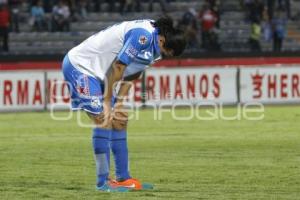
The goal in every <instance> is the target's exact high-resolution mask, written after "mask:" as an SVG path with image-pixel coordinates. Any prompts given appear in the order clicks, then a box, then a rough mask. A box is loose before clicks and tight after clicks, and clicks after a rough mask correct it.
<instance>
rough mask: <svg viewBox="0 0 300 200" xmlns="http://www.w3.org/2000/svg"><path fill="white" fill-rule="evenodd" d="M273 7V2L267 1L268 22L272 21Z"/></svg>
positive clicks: (272, 0) (271, 0) (273, 0)
mask: <svg viewBox="0 0 300 200" xmlns="http://www.w3.org/2000/svg"><path fill="white" fill-rule="evenodd" d="M274 7H275V0H267V11H268V17H269V19H270V20H272V19H273V15H274Z"/></svg>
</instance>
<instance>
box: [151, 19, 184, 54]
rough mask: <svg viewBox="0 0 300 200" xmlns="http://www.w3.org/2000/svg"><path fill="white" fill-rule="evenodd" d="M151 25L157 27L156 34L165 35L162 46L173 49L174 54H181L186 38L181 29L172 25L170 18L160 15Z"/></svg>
mask: <svg viewBox="0 0 300 200" xmlns="http://www.w3.org/2000/svg"><path fill="white" fill-rule="evenodd" d="M153 25H154V27H155V28H157V29H158V34H159V35H162V36H164V37H165V40H166V41H165V44H164V47H165V48H167V49H171V50H173V55H174V56H179V55H181V54H182V52H183V51H184V49H185V46H186V38H185V36H184V33H183V31H181V30H179V29H177V28H175V27H174V25H173V20H172V18H170V17H168V16H163V17H160V18H159V19H158V20H156V21H155V22H154V24H153Z"/></svg>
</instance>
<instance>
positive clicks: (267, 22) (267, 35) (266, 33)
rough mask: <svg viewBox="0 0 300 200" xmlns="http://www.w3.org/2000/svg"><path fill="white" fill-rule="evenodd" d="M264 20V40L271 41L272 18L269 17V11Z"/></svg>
mask: <svg viewBox="0 0 300 200" xmlns="http://www.w3.org/2000/svg"><path fill="white" fill-rule="evenodd" d="M264 15H265V16H264V21H263V22H262V29H263V37H264V40H265V41H267V42H270V41H271V39H272V35H273V33H272V24H271V20H270V19H269V16H268V14H267V13H265V14H264Z"/></svg>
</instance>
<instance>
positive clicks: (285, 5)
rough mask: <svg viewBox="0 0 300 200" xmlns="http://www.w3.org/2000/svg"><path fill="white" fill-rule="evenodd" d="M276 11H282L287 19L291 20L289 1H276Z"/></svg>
mask: <svg viewBox="0 0 300 200" xmlns="http://www.w3.org/2000/svg"><path fill="white" fill-rule="evenodd" d="M277 9H280V10H284V11H285V12H286V15H287V18H291V5H290V0H278V7H277Z"/></svg>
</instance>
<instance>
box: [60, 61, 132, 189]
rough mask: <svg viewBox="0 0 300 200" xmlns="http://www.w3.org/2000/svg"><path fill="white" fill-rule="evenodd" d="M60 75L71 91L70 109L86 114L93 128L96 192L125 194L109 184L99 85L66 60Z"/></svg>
mask: <svg viewBox="0 0 300 200" xmlns="http://www.w3.org/2000/svg"><path fill="white" fill-rule="evenodd" d="M63 74H64V77H65V80H66V81H67V82H68V87H69V89H70V93H71V99H72V109H73V110H80V109H82V110H85V111H86V112H87V113H88V115H89V116H90V118H91V119H92V121H93V123H94V124H95V127H94V128H93V131H92V134H93V138H92V143H93V150H94V156H95V161H96V173H97V188H98V189H100V190H104V191H125V190H126V188H125V190H123V189H122V188H120V189H118V188H117V189H116V188H112V187H110V185H109V184H108V183H109V182H108V176H109V157H110V156H109V153H110V139H111V124H109V123H108V120H107V119H105V117H104V115H103V113H102V105H101V101H102V91H103V86H102V83H101V82H100V81H99V80H97V79H96V78H94V77H90V76H87V75H86V74H83V73H81V72H79V71H78V70H77V69H75V68H74V67H73V66H72V64H71V63H70V61H69V59H68V56H66V57H65V59H64V62H63Z"/></svg>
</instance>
